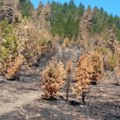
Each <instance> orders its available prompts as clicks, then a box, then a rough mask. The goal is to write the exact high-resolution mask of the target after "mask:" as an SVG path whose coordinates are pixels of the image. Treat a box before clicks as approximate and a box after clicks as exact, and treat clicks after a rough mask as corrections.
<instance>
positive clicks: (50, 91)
mask: <svg viewBox="0 0 120 120" xmlns="http://www.w3.org/2000/svg"><path fill="white" fill-rule="evenodd" d="M65 78H66V72H65V70H64V65H63V63H62V62H57V60H52V61H51V62H50V63H49V64H48V65H47V66H46V68H45V69H44V70H43V72H42V84H43V87H42V89H43V92H44V95H42V98H44V99H54V98H56V97H57V96H58V93H59V91H60V89H61V88H62V86H63V85H64V83H65V81H64V79H65Z"/></svg>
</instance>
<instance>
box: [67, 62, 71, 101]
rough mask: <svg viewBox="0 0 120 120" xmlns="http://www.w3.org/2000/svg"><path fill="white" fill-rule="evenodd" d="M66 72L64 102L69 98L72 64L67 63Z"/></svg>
mask: <svg viewBox="0 0 120 120" xmlns="http://www.w3.org/2000/svg"><path fill="white" fill-rule="evenodd" d="M66 72H67V81H66V101H68V97H69V89H70V82H71V72H72V62H71V61H68V62H67V65H66Z"/></svg>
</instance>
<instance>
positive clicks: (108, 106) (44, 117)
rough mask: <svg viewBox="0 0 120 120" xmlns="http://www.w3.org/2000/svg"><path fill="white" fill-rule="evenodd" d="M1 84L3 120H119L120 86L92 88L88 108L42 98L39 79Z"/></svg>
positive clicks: (105, 85) (108, 85) (87, 100)
mask: <svg viewBox="0 0 120 120" xmlns="http://www.w3.org/2000/svg"><path fill="white" fill-rule="evenodd" d="M25 79H26V80H22V81H1V82H0V120H48V119H49V120H120V86H116V85H115V84H110V83H109V84H98V85H96V86H90V88H89V93H88V94H87V97H86V102H87V104H86V105H83V104H82V103H77V104H76V105H71V104H70V103H71V102H70V101H69V102H66V101H65V100H63V99H60V98H59V99H58V100H54V101H46V100H43V99H41V95H42V90H41V84H40V80H39V78H37V77H36V78H35V79H32V77H31V79H30V78H29V79H27V78H25Z"/></svg>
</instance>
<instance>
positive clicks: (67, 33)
mask: <svg viewBox="0 0 120 120" xmlns="http://www.w3.org/2000/svg"><path fill="white" fill-rule="evenodd" d="M47 4H50V6H51V9H52V14H51V17H50V18H48V19H47V20H48V21H50V22H51V32H52V33H53V34H58V35H60V36H61V37H62V38H65V37H68V38H74V39H76V38H77V37H78V36H79V35H80V21H81V19H82V16H83V14H84V12H85V11H88V12H91V11H95V12H94V14H93V17H92V21H91V26H90V33H91V35H93V34H96V33H97V34H100V32H101V31H104V30H106V29H111V28H112V29H113V30H114V32H115V35H116V38H117V39H118V40H120V17H119V16H117V15H116V16H113V15H112V14H108V13H107V12H106V11H104V9H103V8H100V9H99V8H97V7H94V8H93V9H92V8H91V7H90V6H88V8H87V9H85V7H84V5H83V4H82V3H80V4H79V5H78V6H76V5H75V2H74V0H70V2H69V3H67V2H65V3H63V4H61V3H59V2H55V1H53V2H48V3H47ZM39 5H42V6H43V7H44V5H43V3H42V2H40V4H39ZM20 7H21V10H22V14H23V16H27V17H28V16H30V15H31V12H30V11H31V8H32V9H33V5H32V3H31V2H30V0H20Z"/></svg>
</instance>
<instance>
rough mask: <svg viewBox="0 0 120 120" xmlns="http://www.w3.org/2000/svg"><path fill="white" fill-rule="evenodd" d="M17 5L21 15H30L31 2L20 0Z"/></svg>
mask: <svg viewBox="0 0 120 120" xmlns="http://www.w3.org/2000/svg"><path fill="white" fill-rule="evenodd" d="M19 5H20V8H21V12H22V15H23V17H25V16H26V17H30V16H32V10H33V4H32V3H31V2H30V0H20V1H19Z"/></svg>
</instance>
